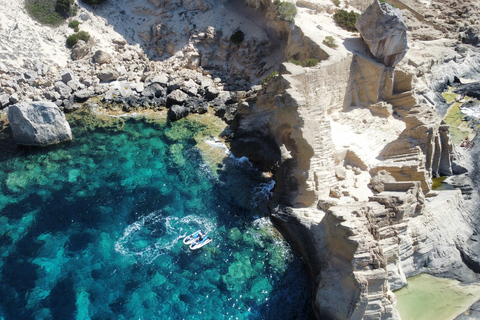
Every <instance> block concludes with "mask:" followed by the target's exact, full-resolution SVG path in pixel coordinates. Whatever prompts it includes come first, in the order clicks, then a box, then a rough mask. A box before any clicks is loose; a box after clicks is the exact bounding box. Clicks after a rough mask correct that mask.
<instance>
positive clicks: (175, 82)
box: [167, 77, 185, 92]
mask: <svg viewBox="0 0 480 320" xmlns="http://www.w3.org/2000/svg"><path fill="white" fill-rule="evenodd" d="M184 81H185V80H184V79H183V78H180V77H177V78H173V79H170V81H168V83H167V89H168V92H172V91H174V90H177V89H180V88H181V87H182V85H183V83H184Z"/></svg>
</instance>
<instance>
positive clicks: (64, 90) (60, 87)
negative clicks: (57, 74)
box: [54, 81, 73, 99]
mask: <svg viewBox="0 0 480 320" xmlns="http://www.w3.org/2000/svg"><path fill="white" fill-rule="evenodd" d="M54 88H55V90H56V91H57V92H58V93H59V94H60V99H65V98H67V97H68V96H70V94H71V93H72V91H73V90H72V88H70V87H69V86H67V85H66V84H65V83H63V82H62V81H57V82H55V87H54Z"/></svg>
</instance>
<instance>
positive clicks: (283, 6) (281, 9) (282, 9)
mask: <svg viewBox="0 0 480 320" xmlns="http://www.w3.org/2000/svg"><path fill="white" fill-rule="evenodd" d="M274 3H275V5H276V6H277V8H276V12H277V17H278V18H279V19H280V20H284V21H288V22H294V21H295V16H296V15H297V7H296V6H295V4H294V3H291V2H286V1H280V0H275V2H274Z"/></svg>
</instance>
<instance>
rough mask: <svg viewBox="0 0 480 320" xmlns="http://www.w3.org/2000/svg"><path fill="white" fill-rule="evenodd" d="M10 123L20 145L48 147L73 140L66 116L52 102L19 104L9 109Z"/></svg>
mask: <svg viewBox="0 0 480 320" xmlns="http://www.w3.org/2000/svg"><path fill="white" fill-rule="evenodd" d="M8 121H9V122H10V126H11V127H12V132H13V137H14V138H15V141H16V142H17V143H18V144H21V145H27V146H47V145H50V144H55V143H59V142H63V141H69V140H72V131H71V129H70V125H69V124H68V122H67V120H66V119H65V115H64V114H63V113H62V111H61V110H60V109H59V108H58V107H57V105H56V104H54V103H52V102H46V101H39V102H32V103H19V104H16V105H13V106H11V107H10V108H9V109H8Z"/></svg>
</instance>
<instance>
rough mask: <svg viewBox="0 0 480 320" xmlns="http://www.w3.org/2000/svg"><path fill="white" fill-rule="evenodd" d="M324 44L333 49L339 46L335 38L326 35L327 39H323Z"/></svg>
mask: <svg viewBox="0 0 480 320" xmlns="http://www.w3.org/2000/svg"><path fill="white" fill-rule="evenodd" d="M323 44H324V45H326V46H327V47H330V48H333V49H335V48H336V47H338V45H337V42H336V41H335V38H334V37H332V36H326V37H325V39H324V40H323Z"/></svg>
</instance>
